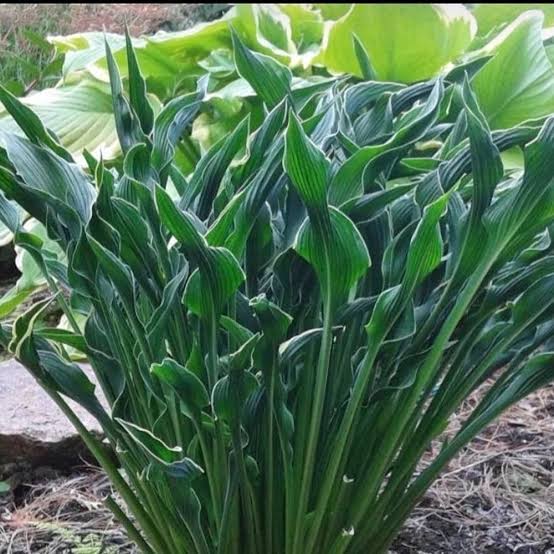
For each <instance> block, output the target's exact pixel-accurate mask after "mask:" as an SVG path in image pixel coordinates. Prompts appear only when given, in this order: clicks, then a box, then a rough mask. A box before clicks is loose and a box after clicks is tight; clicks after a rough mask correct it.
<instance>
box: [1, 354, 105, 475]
mask: <svg viewBox="0 0 554 554" xmlns="http://www.w3.org/2000/svg"><path fill="white" fill-rule="evenodd" d="M83 369H84V371H85V372H86V373H87V375H88V376H89V378H90V379H91V380H92V381H94V380H95V379H94V374H93V372H92V370H91V369H90V367H86V366H83ZM98 390H99V389H98V388H97V391H98ZM67 402H68V404H69V405H70V406H71V407H72V408H73V409H74V410H75V412H76V413H77V415H78V416H79V418H80V419H81V421H83V423H84V424H85V426H86V427H87V429H89V430H91V431H93V432H94V433H96V434H98V435H99V436H100V435H101V428H100V425H99V424H98V422H97V421H96V420H95V419H94V418H93V417H92V416H91V415H90V414H89V413H88V412H87V411H85V410H84V409H83V408H81V407H80V406H78V405H77V404H76V403H75V402H73V401H71V400H67ZM92 459H93V458H92V455H91V454H90V453H89V452H88V450H87V448H86V447H85V445H84V443H83V442H82V440H81V438H80V437H79V435H78V434H77V432H76V431H75V428H74V427H73V426H72V425H71V423H70V422H69V421H68V420H67V419H66V417H65V415H64V414H63V413H62V411H61V410H60V409H59V408H58V407H57V406H56V404H55V403H54V402H53V400H52V399H51V398H50V397H49V396H48V395H47V394H46V392H44V391H43V390H42V388H41V387H40V385H39V384H38V383H37V382H36V381H35V380H34V378H33V377H32V375H31V374H30V373H29V372H28V371H27V370H26V369H25V368H24V367H23V366H22V365H21V364H20V363H19V362H17V361H16V360H14V359H11V360H8V361H5V362H2V363H0V466H1V465H4V464H8V463H19V462H26V463H28V464H30V465H31V466H32V467H37V466H51V467H60V468H66V467H70V466H72V465H75V464H82V462H83V460H87V461H92Z"/></svg>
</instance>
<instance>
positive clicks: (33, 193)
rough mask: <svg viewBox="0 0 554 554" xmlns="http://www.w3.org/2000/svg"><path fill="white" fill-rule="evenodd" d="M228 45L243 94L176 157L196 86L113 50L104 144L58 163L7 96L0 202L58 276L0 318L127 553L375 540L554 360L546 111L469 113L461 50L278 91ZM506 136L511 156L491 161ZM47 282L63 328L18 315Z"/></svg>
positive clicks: (312, 549)
mask: <svg viewBox="0 0 554 554" xmlns="http://www.w3.org/2000/svg"><path fill="white" fill-rule="evenodd" d="M234 43H235V50H234V62H235V64H236V67H237V69H238V71H239V73H240V75H241V76H242V78H244V79H246V80H247V81H248V82H249V84H250V86H251V87H252V89H253V90H254V91H255V93H256V94H257V95H258V97H259V99H260V101H261V102H263V104H264V110H265V111H264V114H265V116H264V118H263V121H262V122H261V124H260V125H259V126H258V127H257V128H254V125H253V124H252V122H250V121H249V119H248V118H246V119H244V120H243V121H241V122H240V123H239V124H238V125H237V126H236V128H234V129H233V131H232V132H230V133H229V134H228V135H227V136H225V137H223V138H222V139H221V140H220V141H219V142H217V143H216V144H215V145H214V146H213V147H212V148H211V149H209V150H208V151H207V153H206V154H205V155H204V156H203V157H202V158H201V159H200V160H199V161H198V163H197V164H196V166H195V168H194V171H193V172H192V174H191V175H190V176H184V175H183V174H182V173H181V172H180V171H179V169H178V167H177V166H176V164H175V163H174V155H175V146H176V144H177V141H178V140H179V138H180V136H181V135H182V134H183V133H184V132H186V130H187V128H189V127H190V124H191V122H192V121H193V120H194V118H195V117H196V114H197V113H198V111H199V109H200V108H201V106H202V104H203V102H205V101H206V86H207V83H206V82H205V80H202V79H201V80H200V81H199V83H198V88H197V90H196V91H195V92H192V93H190V94H187V95H185V96H181V97H178V98H176V99H174V100H172V101H171V102H169V103H168V104H167V105H166V106H165V107H164V108H163V109H162V111H161V112H160V113H159V114H158V115H157V116H154V114H153V111H152V109H151V107H150V104H149V101H148V97H147V95H146V92H145V84H144V80H143V78H142V76H141V74H140V72H139V70H138V65H137V63H136V58H135V57H134V55H133V50H132V48H131V47H129V50H128V59H129V68H128V73H129V80H130V87H129V91H130V93H129V96H127V95H126V94H125V93H124V92H123V89H122V86H121V80H120V76H119V74H118V69H117V65H116V64H115V62H114V60H113V58H112V57H111V55H110V53H109V51H108V56H107V60H108V68H109V71H110V77H111V88H112V95H113V104H114V111H115V117H116V127H117V131H118V134H119V142H120V144H121V146H122V148H123V151H124V161H123V163H122V165H121V166H120V167H115V168H111V169H108V168H107V167H106V166H105V164H104V162H103V160H102V159H95V158H94V157H93V156H91V155H90V154H88V153H85V157H86V159H87V162H88V170H87V171H84V170H82V169H80V168H79V167H78V166H77V165H76V164H75V163H74V162H73V160H72V157H71V155H70V154H69V153H68V151H67V150H66V149H65V148H64V147H63V146H61V145H60V144H59V143H58V142H57V140H56V138H55V137H54V136H53V134H51V133H50V131H48V130H47V128H45V127H44V126H43V124H42V123H41V121H40V119H39V118H38V117H36V116H35V115H34V113H33V112H31V111H30V110H29V109H28V108H27V107H25V106H24V105H23V104H21V103H20V102H19V101H18V100H16V99H15V98H14V97H12V96H11V95H9V94H8V93H6V92H3V93H2V100H3V102H4V105H5V107H6V110H8V111H9V112H10V114H11V116H12V117H13V118H14V119H15V120H16V121H17V122H18V124H19V125H20V126H21V128H22V129H23V130H24V132H25V134H26V138H21V137H18V136H15V135H10V136H6V137H4V144H5V150H2V151H1V152H0V165H1V167H0V187H1V189H2V190H3V193H4V195H3V196H1V197H0V217H1V218H2V220H3V221H4V223H5V224H6V225H7V226H8V227H9V229H10V230H11V231H12V232H13V233H14V234H15V235H16V240H17V242H18V244H20V245H22V246H23V247H25V249H26V250H27V251H28V252H29V254H30V255H31V256H32V257H33V259H34V260H35V262H36V264H37V265H38V266H39V267H40V268H41V270H42V271H43V273H44V275H45V278H46V279H47V283H48V286H49V287H50V288H51V291H52V294H53V297H52V298H51V299H47V300H45V301H43V302H41V303H38V304H36V305H34V306H33V307H32V308H31V309H30V310H29V311H27V312H26V313H25V314H24V315H22V316H21V317H19V318H18V319H17V320H16V321H15V323H14V324H13V326H12V327H9V326H4V327H3V328H2V339H3V341H4V343H5V344H7V345H8V346H9V349H10V350H11V351H12V352H13V353H14V354H15V356H16V357H17V358H18V359H19V360H20V361H21V362H22V363H23V364H25V366H26V367H27V368H28V370H29V371H30V372H31V373H32V374H33V376H34V377H35V378H36V380H37V381H38V383H39V384H40V385H41V386H42V387H43V388H44V389H45V390H46V391H47V392H48V394H49V395H50V396H51V398H52V399H53V401H54V402H55V403H56V404H57V405H58V406H59V407H60V409H61V410H63V412H64V413H65V414H66V415H67V417H68V418H69V419H70V420H71V422H72V423H73V424H74V425H75V427H76V428H77V430H78V431H79V433H80V434H81V435H82V437H83V439H84V441H85V442H86V444H87V445H88V446H89V448H90V449H91V451H92V452H93V453H94V455H95V456H96V458H97V459H98V462H99V463H100V464H101V465H102V467H103V468H104V470H105V471H106V473H107V474H108V476H109V477H110V479H111V480H112V483H113V487H114V490H115V491H116V492H117V495H115V496H114V497H113V498H112V497H109V498H107V500H106V503H107V505H108V506H109V507H110V508H111V509H112V510H113V512H114V514H115V515H116V517H117V518H118V519H119V520H120V521H121V523H122V525H123V526H124V527H125V528H126V530H127V531H128V533H129V536H130V537H131V538H132V539H133V540H134V541H135V542H136V544H137V546H138V547H139V548H140V549H141V550H142V551H143V552H145V553H149V554H152V553H155V554H182V553H184V552H186V553H190V554H194V553H199V554H208V553H219V554H227V553H229V554H235V553H236V554H238V553H244V552H246V553H250V554H259V553H262V552H263V553H266V554H271V553H274V554H283V553H284V554H315V553H321V552H325V553H332V554H340V553H367V552H371V553H375V554H378V553H381V552H386V551H387V548H388V547H389V545H390V544H391V542H392V541H393V539H394V537H395V535H396V534H397V533H398V531H399V529H400V528H401V526H402V525H403V522H404V521H405V520H406V518H407V517H408V515H409V514H410V511H411V510H412V509H413V508H414V506H415V505H416V504H417V502H418V501H419V500H420V499H421V497H422V495H423V494H424V493H425V491H426V489H427V488H428V487H429V486H430V485H431V483H432V482H433V480H434V479H435V478H436V477H437V476H438V475H439V473H440V472H441V470H442V469H444V468H445V466H446V465H447V464H448V462H449V461H450V460H451V459H452V457H453V456H455V455H456V453H457V452H458V451H459V450H460V449H461V448H463V447H464V446H465V445H466V444H467V443H468V442H469V441H470V440H471V439H472V438H473V437H474V436H475V435H476V434H477V433H478V432H479V431H480V430H482V429H483V428H484V427H485V426H486V425H487V424H488V423H489V422H490V421H491V420H493V419H494V418H495V417H496V416H498V414H500V413H501V412H502V411H503V410H504V409H506V408H507V407H508V406H510V405H511V404H513V403H514V402H516V401H518V400H519V399H521V398H522V397H524V396H525V395H527V394H529V393H530V392H532V391H533V390H535V389H537V388H538V387H541V386H543V385H545V384H546V383H548V382H549V381H550V380H551V379H553V378H554V353H553V352H549V351H548V349H547V348H545V345H546V346H548V344H549V343H551V338H552V336H553V334H554V325H553V320H552V315H553V307H552V306H553V302H554V296H553V295H552V290H553V287H554V256H553V245H552V242H551V233H550V225H551V224H552V222H553V221H554V188H553V183H552V181H553V179H554V119H551V118H548V119H545V120H541V121H536V122H534V124H533V125H528V126H519V127H515V128H512V129H510V128H508V129H503V130H496V131H491V130H490V128H489V124H488V123H487V120H486V118H485V116H484V114H483V111H482V110H481V107H480V105H479V102H478V100H477V98H476V95H475V94H474V92H473V90H472V85H471V84H470V79H471V77H472V75H473V73H474V72H475V70H476V69H477V68H476V67H475V66H473V65H471V64H469V65H467V66H465V67H464V68H463V70H462V71H460V70H454V71H452V72H450V73H448V74H447V75H446V76H445V77H444V78H438V79H434V80H432V81H426V82H421V83H417V84H414V85H410V86H406V85H401V84H397V83H389V82H377V81H372V80H365V81H362V80H354V79H352V78H336V79H331V80H328V81H326V82H325V83H323V84H318V85H317V86H314V85H313V84H311V85H307V86H305V87H301V88H292V86H291V83H292V75H291V72H290V70H289V69H288V68H287V67H285V66H284V65H281V64H280V63H279V62H278V61H276V60H274V59H272V58H270V57H267V56H266V55H263V54H258V53H254V52H252V51H250V50H249V49H247V48H246V47H245V46H244V45H243V44H242V43H241V42H240V40H239V39H238V37H237V36H235V37H234ZM356 51H357V56H358V59H359V62H360V66H361V67H366V68H368V67H369V64H370V61H369V59H368V57H367V52H365V51H364V48H363V45H361V44H360V43H359V42H358V43H356ZM514 149H520V150H522V151H523V157H524V169H523V171H520V170H518V169H517V168H516V169H512V168H508V167H507V169H504V166H503V155H504V154H503V152H505V151H507V150H510V151H512V152H513V151H514ZM170 184H171V187H170V186H169V185H170ZM169 191H173V192H171V193H170V192H169ZM8 199H9V200H13V201H15V202H16V203H17V204H19V205H20V206H21V207H22V208H23V209H24V210H25V211H26V212H27V213H29V214H30V215H31V216H32V217H34V218H36V219H37V220H38V221H40V222H41V223H42V224H43V225H44V227H45V228H46V230H47V233H48V237H49V239H50V240H53V241H55V242H56V243H57V245H58V246H59V247H60V249H61V250H62V251H63V252H64V254H65V256H54V255H52V252H51V250H47V249H45V248H43V243H42V241H40V240H37V239H36V236H35V235H33V234H30V233H28V232H27V231H26V230H25V228H24V227H23V226H22V224H21V222H20V220H19V215H18V212H17V211H16V210H15V209H14V207H13V205H12V204H11V203H10V202H9V201H8ZM49 302H58V303H59V305H60V306H61V307H62V309H63V310H64V312H65V315H66V317H67V320H68V322H69V323H70V328H69V329H65V330H64V329H49V328H46V327H44V326H41V325H40V320H41V314H42V313H43V312H44V310H45V309H46V308H47V306H48V304H49ZM82 321H85V323H84V324H83V323H82ZM69 349H76V350H79V351H81V352H82V353H83V354H85V355H86V356H87V358H88V361H89V362H90V364H91V366H92V368H93V370H94V373H95V375H96V379H97V382H98V386H97V387H95V385H94V384H93V383H92V382H91V381H90V380H89V379H88V378H87V377H86V375H85V373H84V372H83V371H82V369H81V367H80V366H79V365H77V364H75V363H73V362H72V361H71V360H70V357H69V352H68V350H69ZM96 388H98V389H100V390H101V392H102V394H100V391H97V390H96ZM479 388H481V389H483V390H482V392H481V394H480V401H479V403H478V405H477V407H476V408H475V409H474V411H473V412H472V413H471V414H470V415H469V416H468V418H467V419H466V420H465V421H464V422H463V423H462V425H461V427H459V428H457V429H455V430H453V431H452V433H450V434H449V437H450V438H449V440H443V439H441V437H443V436H444V435H443V431H444V430H445V429H446V427H447V426H448V423H449V419H450V417H451V416H452V414H453V413H454V412H455V411H456V409H457V408H458V407H459V406H460V404H461V403H462V402H463V401H464V399H466V398H467V397H468V396H469V395H471V394H472V393H474V391H476V389H479ZM101 396H103V397H104V399H105V401H101V399H100V398H101ZM68 398H69V399H71V400H73V401H76V402H77V403H79V404H81V405H82V406H83V407H84V408H85V409H86V410H88V411H89V412H90V413H91V414H92V415H93V416H95V417H96V418H97V419H98V421H99V422H100V424H101V426H102V427H103V429H104V432H105V436H106V439H107V440H106V441H105V442H100V441H99V440H98V439H97V438H96V437H95V436H94V435H92V434H91V433H89V431H88V430H87V429H86V428H85V427H84V426H83V424H82V423H81V421H80V420H79V419H78V417H77V416H76V415H75V412H74V411H73V409H72V408H71V407H70V404H68V402H67V399H68ZM433 441H439V444H436V445H435V446H434V448H433V450H432V453H429V452H427V450H428V448H429V446H430V445H431V443H432V442H433ZM426 452H427V456H426V460H427V462H426V463H425V464H423V463H422V462H421V460H422V457H423V454H424V453H426ZM430 454H432V455H431V456H430Z"/></svg>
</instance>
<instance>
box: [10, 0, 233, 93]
mask: <svg viewBox="0 0 554 554" xmlns="http://www.w3.org/2000/svg"><path fill="white" fill-rule="evenodd" d="M226 9H227V5H226V4H0V83H1V84H2V85H4V86H6V87H7V88H8V89H9V90H10V91H11V92H12V93H14V94H16V96H22V95H24V94H27V93H28V92H30V91H31V90H34V89H42V88H45V87H48V86H53V85H54V84H55V83H56V81H57V80H58V79H59V78H60V75H61V65H62V61H63V60H62V59H57V58H56V57H55V53H54V50H53V48H52V47H51V46H50V44H49V43H48V42H47V41H46V40H45V37H46V36H48V35H64V34H71V33H76V32H84V31H102V30H103V29H105V30H107V31H114V32H122V31H123V28H124V25H125V24H127V25H128V26H129V28H130V30H131V32H132V33H133V34H134V35H140V34H149V33H154V32H156V31H157V30H159V29H164V30H168V31H177V30H181V29H186V28H188V27H191V26H192V25H195V24H196V23H198V22H200V21H210V20H212V19H214V18H216V17H219V16H220V15H221V14H222V13H223V12H224V11H225V10H226Z"/></svg>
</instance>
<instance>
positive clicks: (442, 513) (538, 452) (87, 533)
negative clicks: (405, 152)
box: [0, 387, 554, 554]
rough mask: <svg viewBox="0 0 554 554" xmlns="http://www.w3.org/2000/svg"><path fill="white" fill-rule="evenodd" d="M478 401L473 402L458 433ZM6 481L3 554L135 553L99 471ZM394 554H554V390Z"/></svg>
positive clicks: (480, 444) (488, 434)
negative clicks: (112, 510) (111, 506)
mask: <svg viewBox="0 0 554 554" xmlns="http://www.w3.org/2000/svg"><path fill="white" fill-rule="evenodd" d="M474 403H475V398H474V399H472V400H470V401H468V402H467V403H466V405H465V406H464V408H463V410H461V411H460V413H459V414H458V416H457V417H456V418H455V420H454V422H453V428H455V427H456V425H457V424H458V423H459V421H461V420H462V419H463V417H464V413H467V412H468V411H469V410H471V409H472V406H474ZM8 475H10V477H8ZM2 480H4V483H5V482H6V480H7V481H8V483H9V486H10V487H11V488H10V491H9V492H6V493H4V495H3V496H2V493H0V552H2V553H6V554H26V553H29V552H33V553H35V552H38V553H41V554H59V553H61V552H64V553H65V552H71V553H75V554H100V553H106V554H116V553H120V552H121V553H127V552H134V551H133V548H132V545H131V544H130V543H129V541H128V540H127V539H126V537H125V535H124V533H123V532H122V530H121V528H120V527H119V526H118V525H117V523H116V522H115V521H114V519H113V517H112V516H111V513H110V512H109V511H108V510H107V509H106V508H105V507H104V505H103V499H104V498H105V497H106V495H107V494H109V493H110V492H111V489H110V486H109V483H108V482H107V480H106V479H105V477H103V475H102V474H101V473H100V472H99V471H98V470H96V469H94V468H91V467H88V468H86V469H82V470H81V471H78V472H76V473H73V474H71V475H66V476H64V475H61V474H59V473H52V472H51V471H49V470H45V469H42V470H38V471H34V472H29V471H26V470H25V468H13V467H12V468H4V474H2V473H0V490H1V483H2V482H3V481H2ZM2 498H3V500H2ZM393 552H394V553H396V554H412V553H414V554H419V553H421V554H424V553H427V554H451V553H456V554H483V553H486V554H508V553H512V552H518V553H521V554H554V387H550V388H548V389H546V390H544V391H540V392H539V393H536V394H534V395H532V396H531V397H529V398H528V399H526V400H524V401H523V402H521V403H520V404H519V405H518V406H516V407H514V408H512V409H511V410H510V411H509V412H507V413H506V414H505V415H504V416H503V417H502V418H501V419H500V421H499V422H498V423H497V424H494V425H492V426H491V427H490V428H489V429H487V430H486V431H485V432H484V433H483V434H481V435H480V436H479V437H478V438H477V439H476V440H475V441H473V443H472V444H471V445H470V447H469V448H467V449H465V451H464V452H463V453H462V454H461V455H460V456H459V457H458V458H457V459H456V460H455V461H454V462H453V463H452V464H451V465H450V467H449V468H448V470H447V471H446V473H445V474H444V475H443V476H442V478H441V479H440V480H439V481H437V482H436V483H435V485H434V486H433V487H432V489H431V490H430V491H429V492H428V494H427V495H426V497H425V499H424V501H423V502H422V503H421V505H420V506H419V507H418V508H417V509H416V510H415V512H414V514H413V515H412V517H411V518H410V520H409V521H408V523H407V525H406V526H405V529H404V531H403V532H402V533H401V535H400V537H399V538H398V540H397V541H396V543H395V545H394V548H393V550H392V551H391V554H392V553H393ZM368 554H369V553H368Z"/></svg>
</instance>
